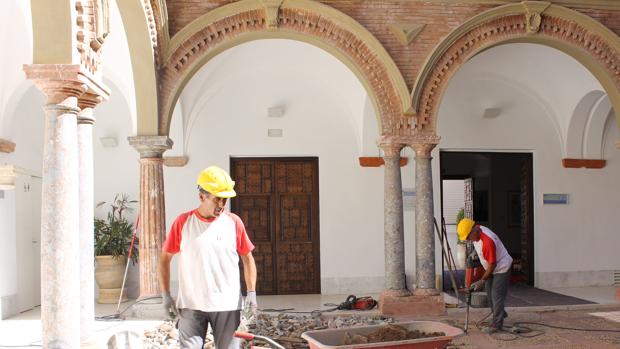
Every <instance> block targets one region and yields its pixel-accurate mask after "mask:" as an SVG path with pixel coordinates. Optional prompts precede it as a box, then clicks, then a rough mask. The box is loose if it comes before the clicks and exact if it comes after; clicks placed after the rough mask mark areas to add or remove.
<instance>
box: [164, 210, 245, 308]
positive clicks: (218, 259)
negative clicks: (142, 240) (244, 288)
mask: <svg viewBox="0 0 620 349" xmlns="http://www.w3.org/2000/svg"><path fill="white" fill-rule="evenodd" d="M253 249H254V245H253V244H252V242H251V241H250V239H249V237H248V235H247V232H246V231H245V226H244V225H243V222H242V221H241V219H240V218H239V217H238V216H237V215H235V214H233V213H230V212H226V211H223V212H222V213H221V214H220V215H219V217H216V218H212V219H206V218H204V217H202V216H201V215H200V214H199V213H198V212H197V210H192V211H189V212H186V213H183V214H181V215H180V216H179V217H177V219H176V220H175V221H174V223H173V224H172V228H171V229H170V233H169V234H168V238H167V239H166V241H165V242H164V245H163V251H165V252H168V253H175V254H176V253H178V256H177V257H178V276H179V292H178V295H177V307H178V308H187V309H193V310H200V311H204V312H213V311H231V310H238V309H241V308H242V297H241V285H240V281H239V255H242V256H244V255H247V254H248V253H250V252H251V251H252V250H253Z"/></svg>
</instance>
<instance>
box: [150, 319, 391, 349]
mask: <svg viewBox="0 0 620 349" xmlns="http://www.w3.org/2000/svg"><path fill="white" fill-rule="evenodd" d="M393 322H394V319H392V318H384V317H382V316H351V315H346V316H338V315H336V314H330V315H329V316H325V315H321V313H318V312H317V313H311V314H291V313H259V314H258V315H256V316H255V317H254V318H253V319H251V321H242V325H243V326H242V329H243V330H247V331H248V332H251V333H254V334H256V335H260V336H265V337H269V338H271V339H273V340H275V341H276V342H278V343H280V344H281V345H283V346H284V347H286V348H288V349H307V348H308V343H306V341H304V340H303V339H301V334H302V333H303V332H306V331H311V330H321V329H326V328H343V327H355V326H369V325H381V324H388V323H393ZM178 338H179V333H178V330H177V329H176V328H175V325H174V323H173V322H171V321H166V322H164V323H163V324H161V325H159V326H158V327H157V328H155V329H152V330H146V331H144V335H143V342H144V348H145V349H178V348H179V340H178ZM250 344H251V343H247V342H245V343H244V345H243V346H244V347H245V348H249V347H250ZM254 345H258V346H264V347H269V344H267V343H255V344H254ZM214 347H215V346H214V344H213V336H212V334H211V333H209V334H207V338H206V340H205V347H204V348H205V349H214Z"/></svg>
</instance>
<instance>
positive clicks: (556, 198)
mask: <svg viewBox="0 0 620 349" xmlns="http://www.w3.org/2000/svg"><path fill="white" fill-rule="evenodd" d="M543 204H550V205H566V204H568V194H543Z"/></svg>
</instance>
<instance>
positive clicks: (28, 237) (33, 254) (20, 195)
mask: <svg viewBox="0 0 620 349" xmlns="http://www.w3.org/2000/svg"><path fill="white" fill-rule="evenodd" d="M15 232H16V234H17V241H16V242H17V246H16V248H17V251H16V252H17V269H18V272H17V311H18V312H23V311H26V310H29V309H32V308H34V307H36V306H39V305H41V178H39V177H35V176H29V175H22V176H19V177H17V180H16V183H15Z"/></svg>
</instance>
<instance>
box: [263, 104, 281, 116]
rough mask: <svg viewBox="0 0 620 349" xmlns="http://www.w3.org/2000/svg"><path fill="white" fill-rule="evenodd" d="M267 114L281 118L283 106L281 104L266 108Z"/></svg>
mask: <svg viewBox="0 0 620 349" xmlns="http://www.w3.org/2000/svg"><path fill="white" fill-rule="evenodd" d="M267 116H268V117H270V118H281V117H283V116H284V107H283V106H275V107H271V108H267Z"/></svg>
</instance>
